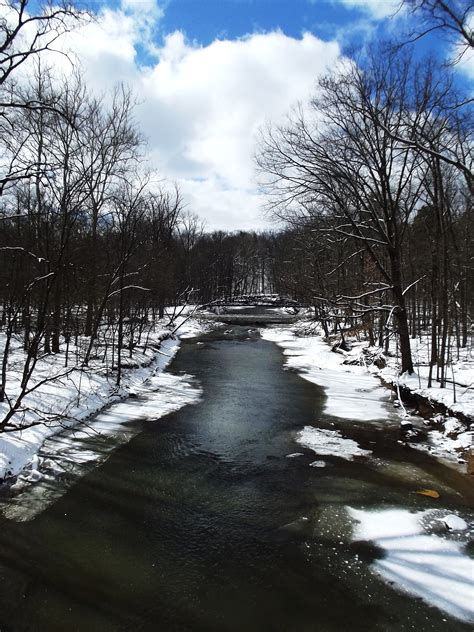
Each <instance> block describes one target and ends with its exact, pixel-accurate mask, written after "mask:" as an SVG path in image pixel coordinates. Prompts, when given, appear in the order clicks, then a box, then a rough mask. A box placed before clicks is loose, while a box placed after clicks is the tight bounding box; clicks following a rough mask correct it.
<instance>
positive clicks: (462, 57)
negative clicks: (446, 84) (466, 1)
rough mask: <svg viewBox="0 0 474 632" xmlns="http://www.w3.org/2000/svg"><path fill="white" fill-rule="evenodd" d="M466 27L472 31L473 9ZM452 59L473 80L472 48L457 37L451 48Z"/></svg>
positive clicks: (473, 28)
mask: <svg viewBox="0 0 474 632" xmlns="http://www.w3.org/2000/svg"><path fill="white" fill-rule="evenodd" d="M467 28H468V29H469V30H471V31H474V11H473V13H472V14H471V16H470V18H469V20H468V23H467ZM452 56H453V60H454V61H456V62H457V63H458V65H459V69H460V70H461V71H462V72H464V73H465V74H466V76H467V77H468V78H469V79H471V80H472V81H474V50H473V49H472V48H469V47H467V46H466V42H465V41H464V40H461V38H459V41H458V43H457V45H456V46H454V50H453V54H452Z"/></svg>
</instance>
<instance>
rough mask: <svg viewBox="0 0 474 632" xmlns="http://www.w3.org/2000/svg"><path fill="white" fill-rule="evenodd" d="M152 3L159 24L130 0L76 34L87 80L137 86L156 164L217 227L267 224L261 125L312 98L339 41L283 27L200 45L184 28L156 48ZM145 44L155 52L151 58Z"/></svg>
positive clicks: (149, 0)
mask: <svg viewBox="0 0 474 632" xmlns="http://www.w3.org/2000/svg"><path fill="white" fill-rule="evenodd" d="M147 3H150V6H151V7H152V8H153V7H155V13H154V18H153V20H154V22H153V23H151V22H150V21H148V22H145V23H144V22H143V17H142V15H141V14H142V13H143V12H144V11H143V10H142V8H143V3H142V2H141V1H140V2H138V1H137V0H122V4H121V8H120V9H118V10H115V11H112V10H110V9H104V10H102V11H101V13H100V14H99V16H98V20H97V21H96V22H95V23H93V24H89V25H87V26H85V27H84V28H83V29H82V30H81V32H80V33H76V34H74V35H72V36H71V38H70V42H71V46H72V48H73V49H74V50H75V51H76V52H77V54H78V56H79V57H80V59H81V60H82V65H83V67H84V72H85V74H86V76H87V81H88V83H89V84H90V85H91V86H92V87H93V89H95V90H98V91H104V90H105V89H107V88H110V87H111V86H112V85H113V84H115V83H116V82H118V81H124V82H125V83H127V84H128V85H129V86H130V87H131V88H132V90H133V91H134V92H135V94H136V96H137V98H138V101H139V103H140V105H139V106H138V108H137V119H138V120H139V122H140V124H141V126H142V128H143V131H144V132H145V134H146V135H147V136H148V137H149V150H150V154H151V158H152V164H153V165H154V166H156V167H157V168H158V170H159V172H160V174H161V175H162V176H163V177H166V178H170V179H173V180H175V181H177V182H178V183H179V184H180V186H181V187H182V189H183V193H184V194H185V195H186V197H187V199H188V201H189V207H190V210H192V211H195V212H198V213H199V214H200V215H201V216H202V217H203V219H205V220H206V222H207V224H208V226H209V227H210V228H229V229H238V228H252V227H255V228H257V227H262V226H263V225H269V224H268V222H267V220H264V219H263V216H262V215H261V212H260V207H261V206H262V204H261V201H260V199H259V196H258V194H257V193H256V184H255V177H254V162H253V156H254V153H255V150H256V145H255V135H256V132H257V131H258V129H259V127H260V126H261V125H262V124H264V123H265V121H267V120H273V121H276V120H278V119H280V118H281V117H283V116H284V115H285V114H286V113H287V112H288V110H289V109H290V108H291V106H292V105H293V104H294V103H295V102H296V101H298V100H305V99H307V97H308V96H309V95H310V94H311V93H312V92H313V89H314V86H315V80H316V77H317V75H318V74H320V73H321V72H323V71H325V70H327V69H328V68H330V67H332V66H333V65H334V64H335V63H336V60H337V59H338V57H339V55H340V49H339V45H338V44H337V43H336V42H323V41H322V40H320V39H318V38H317V37H315V36H314V35H312V34H310V33H305V34H303V35H302V36H301V38H299V39H296V38H292V37H288V36H286V35H284V34H283V33H281V32H279V31H275V32H270V33H257V34H252V35H248V36H246V37H244V38H241V39H238V40H225V39H223V40H215V41H214V42H212V43H211V44H209V45H207V46H200V45H198V44H196V43H191V42H189V41H187V40H186V38H185V36H184V34H183V33H181V32H179V31H177V32H174V33H171V34H169V35H168V36H167V37H165V39H164V41H163V43H162V45H161V46H156V45H155V44H153V41H152V32H153V28H154V25H155V24H156V20H159V17H160V15H161V13H160V10H159V8H158V5H157V4H156V2H154V0H147ZM139 47H140V48H141V49H142V50H143V47H145V48H146V50H147V51H149V52H151V57H150V56H149V58H148V59H147V62H146V63H145V64H144V63H141V62H140V60H141V59H142V57H141V56H140V55H139V54H138V53H137V50H138V48H139ZM150 59H152V62H150Z"/></svg>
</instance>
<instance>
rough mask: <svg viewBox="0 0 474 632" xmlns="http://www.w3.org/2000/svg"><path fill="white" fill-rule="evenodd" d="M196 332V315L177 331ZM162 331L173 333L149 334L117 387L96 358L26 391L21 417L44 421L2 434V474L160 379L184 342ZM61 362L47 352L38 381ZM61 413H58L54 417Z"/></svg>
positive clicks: (14, 377) (2, 409)
mask: <svg viewBox="0 0 474 632" xmlns="http://www.w3.org/2000/svg"><path fill="white" fill-rule="evenodd" d="M181 320H183V318H181ZM198 331H202V327H201V325H200V324H199V323H197V321H195V320H188V321H186V322H184V324H183V326H182V328H181V329H180V330H179V331H178V336H180V337H181V336H182V335H188V334H192V335H196V333H197V332H198ZM164 334H169V331H168V330H166V329H164V328H161V329H160V328H159V327H158V328H157V329H156V330H155V332H154V333H153V334H152V336H150V340H149V344H148V346H147V348H146V349H143V348H138V349H137V350H136V352H135V353H134V356H133V358H132V360H131V368H127V369H124V370H123V379H122V384H121V387H120V389H119V390H117V388H116V386H115V383H114V378H113V377H112V376H110V375H107V373H106V371H105V369H104V367H103V365H102V364H101V363H99V361H96V362H94V361H92V362H91V364H90V367H89V369H87V370H80V369H79V368H73V370H72V371H71V372H70V373H68V375H67V376H65V377H62V378H59V379H57V380H55V381H54V382H48V383H46V384H44V385H43V386H41V387H40V388H38V389H37V390H36V391H34V392H33V393H31V394H30V395H28V396H27V397H26V398H25V400H24V407H25V408H26V409H27V410H26V412H25V413H24V416H23V423H24V425H27V424H28V423H31V422H34V421H45V422H46V423H41V424H40V425H38V426H33V427H30V428H26V429H25V430H19V431H15V432H9V433H3V434H0V479H4V478H8V477H12V476H16V475H18V474H19V473H20V472H21V471H22V470H23V469H24V468H25V467H27V466H28V465H29V464H30V463H31V462H32V460H33V459H34V457H35V455H36V454H37V452H38V450H39V449H40V447H41V446H42V445H43V443H44V442H45V440H46V439H47V438H48V437H52V436H54V435H55V434H57V433H58V432H60V431H62V430H63V429H64V428H68V427H72V426H74V425H76V424H77V423H78V422H80V421H84V420H86V419H88V418H89V417H91V415H93V414H94V413H96V412H97V411H99V410H101V409H102V408H104V407H105V406H107V405H108V404H111V403H113V402H117V400H121V399H123V398H124V397H127V396H128V394H129V393H135V394H136V393H137V392H140V389H142V386H143V385H144V383H145V382H146V381H147V380H148V381H149V380H150V379H151V378H152V379H156V378H154V377H153V376H154V375H156V374H158V373H160V372H161V371H163V370H164V368H165V367H166V366H167V365H168V364H169V362H170V361H171V360H172V358H173V357H174V356H175V354H176V352H177V351H178V349H179V344H180V343H179V340H176V339H175V340H172V339H165V340H162V338H163V335H164ZM0 338H1V336H0ZM0 343H1V340H0ZM158 345H159V352H158V353H157V351H156V349H157V347H158ZM21 353H22V350H21V345H20V346H19V347H18V348H17V349H14V350H13V353H12V355H11V364H10V365H9V371H8V380H9V384H10V387H13V388H15V384H16V382H18V385H19V381H20V377H21V375H20V370H19V369H17V368H16V365H18V366H19V367H20V366H21V362H20V360H21V358H20V354H21ZM71 355H73V354H72V352H71ZM63 367H64V354H63V353H61V354H56V355H49V356H46V357H45V358H43V359H40V360H39V361H38V364H37V370H36V373H35V380H38V381H39V380H41V379H44V378H45V377H47V376H48V377H53V376H55V375H60V374H61V373H63V372H64V368H63ZM149 388H152V386H150V385H149V384H148V385H147V387H146V390H148V389H149ZM176 394H177V393H176V392H175V395H176ZM116 405H117V406H120V405H122V404H116ZM141 406H142V413H144V414H145V416H146V411H145V409H144V406H146V404H144V403H142V404H141ZM6 410H7V404H6V403H3V404H0V417H2V416H3V415H4V414H5V413H6ZM124 410H125V409H124ZM58 414H60V418H59V419H56V420H55V416H58ZM164 414H166V413H164ZM117 415H120V408H118V409H117ZM135 416H136V414H135ZM33 469H34V468H33Z"/></svg>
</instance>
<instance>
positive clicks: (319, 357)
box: [260, 327, 399, 422]
mask: <svg viewBox="0 0 474 632" xmlns="http://www.w3.org/2000/svg"><path fill="white" fill-rule="evenodd" d="M260 335H261V336H262V338H263V339H264V340H268V341H271V342H274V343H276V344H277V345H278V346H279V347H281V348H282V349H283V355H284V356H285V357H286V360H285V366H286V367H288V368H291V369H295V370H296V371H297V372H298V373H299V374H300V375H301V377H303V378H304V379H305V380H308V381H309V382H312V383H313V384H317V385H319V386H322V387H323V388H324V389H325V391H326V394H327V400H326V402H325V412H326V413H327V414H328V415H332V416H333V417H340V418H342V419H352V420H356V421H371V420H373V421H376V420H380V419H385V418H387V417H390V416H392V418H394V419H396V420H397V422H398V419H399V418H398V415H396V413H395V412H392V411H390V410H389V408H388V404H389V402H390V395H391V394H390V391H389V390H388V389H387V388H385V387H383V386H382V385H381V383H380V380H378V379H377V378H376V377H375V376H374V375H371V374H370V373H368V372H367V370H366V369H365V367H362V366H345V365H342V359H343V358H342V356H340V355H338V354H336V353H333V352H332V351H331V349H330V347H329V346H328V345H327V344H326V343H325V342H324V341H323V340H322V338H321V337H320V336H297V335H296V333H295V331H294V327H272V328H267V329H261V330H260ZM347 374H351V377H350V379H348V376H347Z"/></svg>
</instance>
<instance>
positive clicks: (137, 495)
mask: <svg viewBox="0 0 474 632" xmlns="http://www.w3.org/2000/svg"><path fill="white" fill-rule="evenodd" d="M169 372H170V373H171V374H174V375H176V376H178V377H180V376H183V375H184V374H186V375H189V374H191V375H192V376H194V378H193V379H194V380H195V383H196V386H199V387H200V388H201V389H202V393H203V395H202V397H201V399H200V401H199V402H197V403H194V404H192V405H188V406H185V407H184V408H181V409H180V410H179V411H177V412H174V413H171V414H169V415H167V416H165V417H163V418H161V419H160V420H159V421H156V422H150V421H148V422H142V421H134V420H133V419H131V420H130V422H131V426H130V427H131V428H133V432H130V435H129V436H128V437H127V438H128V439H130V440H129V441H128V442H126V443H123V444H122V445H119V446H118V447H117V448H116V449H115V450H114V451H113V452H112V453H111V454H109V455H108V458H107V459H106V460H105V461H103V462H102V463H101V464H100V465H99V466H98V467H95V468H91V467H90V466H89V467H88V468H87V470H84V471H85V472H86V473H85V475H83V476H82V477H80V478H78V479H74V481H75V482H74V484H73V485H71V480H70V479H68V477H63V478H61V477H59V478H57V479H56V480H55V481H54V482H53V483H52V484H51V485H52V486H53V487H54V490H55V492H56V493H55V496H54V499H53V500H54V501H51V500H50V502H49V504H48V503H45V508H44V511H42V512H35V515H32V516H30V518H31V519H28V520H27V521H23V522H21V521H20V522H19V521H17V520H15V519H7V518H3V519H1V521H0V526H1V540H0V581H1V589H0V629H1V631H2V632H19V631H31V632H33V631H34V632H56V631H58V632H66V631H67V632H73V631H76V630H77V631H78V632H109V631H141V630H146V631H161V630H164V631H168V630H183V631H184V630H193V631H194V630H203V631H214V630H215V631H216V632H217V631H227V630H228V631H234V630H235V631H242V630H248V631H250V632H252V631H259V632H260V631H282V632H283V631H285V632H286V631H295V632H296V631H308V632H309V631H314V632H325V631H338V632H339V631H342V630H350V631H352V630H355V631H358V630H361V631H362V630H364V631H367V630H387V631H391V630H394V631H395V630H417V631H423V630H440V629H442V630H453V631H454V630H456V631H463V630H468V629H470V626H469V625H467V624H465V623H463V622H461V621H459V620H456V619H454V618H452V617H450V616H449V615H448V614H446V613H444V612H442V611H440V610H438V609H437V608H434V607H431V606H430V605H427V604H426V603H424V602H423V601H422V600H420V599H416V598H413V597H409V596H407V595H406V594H403V593H401V592H399V591H398V590H396V589H395V587H393V586H391V585H390V584H388V583H387V582H384V581H382V580H381V579H380V578H379V577H378V576H377V575H376V574H374V573H373V572H372V570H371V568H370V565H369V562H370V561H371V559H372V557H373V556H374V552H373V551H371V550H370V548H368V549H360V548H359V549H358V548H357V547H354V545H353V544H351V537H350V535H351V525H350V521H348V517H347V512H346V511H345V510H344V508H345V507H347V506H352V507H361V506H363V507H365V508H369V509H370V508H371V507H380V506H392V505H393V504H396V505H403V506H406V507H408V508H410V507H412V508H414V509H419V508H425V507H426V506H428V505H427V503H429V502H430V500H429V499H426V498H424V497H421V496H417V495H416V494H413V493H412V491H413V488H414V484H417V483H418V479H419V484H420V486H435V487H436V488H437V489H439V490H442V502H443V506H444V507H447V508H449V509H450V510H452V511H457V510H459V511H464V512H465V511H466V510H468V508H469V507H472V500H473V498H472V492H471V491H470V488H469V487H468V486H467V485H466V484H465V479H464V477H462V476H460V475H459V474H457V473H456V472H455V471H454V470H452V469H450V468H447V467H445V466H442V465H440V464H439V463H437V462H436V461H434V460H433V459H431V458H430V457H428V456H427V455H423V454H421V453H419V452H417V451H415V450H411V449H409V448H407V447H405V446H401V445H400V444H399V443H397V439H398V434H397V433H398V430H397V424H396V422H395V421H394V420H392V421H390V415H389V412H388V411H387V419H385V420H380V423H375V424H374V423H371V424H363V423H360V422H358V423H353V422H351V421H350V420H349V419H348V420H346V421H345V423H344V426H341V420H335V419H332V418H330V417H329V416H328V415H326V414H325V413H324V401H325V395H324V390H323V389H322V388H321V387H318V386H317V385H314V384H311V383H310V382H307V381H305V380H303V379H302V378H301V377H300V376H298V375H297V374H296V373H293V372H290V371H284V370H283V358H282V354H281V352H280V350H279V349H278V347H277V346H276V345H274V344H273V343H271V342H267V341H265V340H262V339H261V338H260V336H259V334H258V332H256V331H250V332H249V330H248V328H244V327H234V328H232V331H229V329H227V333H224V331H223V330H222V331H217V332H214V333H211V334H207V335H203V336H201V337H200V338H196V339H193V340H186V341H184V342H183V346H182V348H181V350H180V351H179V353H178V355H177V357H176V358H175V359H174V361H173V362H172V364H171V366H170V368H169ZM186 379H189V378H186ZM361 397H363V394H361ZM138 404H139V402H137V405H138ZM307 424H313V425H320V426H322V427H325V428H329V427H332V428H334V427H344V433H345V435H346V436H348V437H351V438H353V439H355V440H357V441H358V443H359V445H360V446H361V447H362V448H366V449H370V450H372V451H373V458H371V459H356V460H353V461H347V460H344V459H337V458H334V459H331V458H329V459H327V467H325V468H316V467H309V464H310V463H311V462H312V461H314V459H315V455H314V453H313V452H311V451H310V450H307V449H305V448H302V447H301V446H300V445H298V444H297V443H295V436H296V434H297V432H298V431H300V430H301V429H302V427H303V426H305V425H307ZM331 424H336V426H334V425H331ZM337 424H339V425H337ZM130 437H131V438H130ZM375 440H377V446H375V443H374V441H375ZM295 452H301V453H303V456H300V457H297V458H287V455H288V454H291V453H295ZM76 474H77V473H76ZM62 486H63V488H62ZM58 491H59V492H60V493H58ZM61 494H62V495H61ZM26 498H27V497H26ZM431 502H432V501H431Z"/></svg>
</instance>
